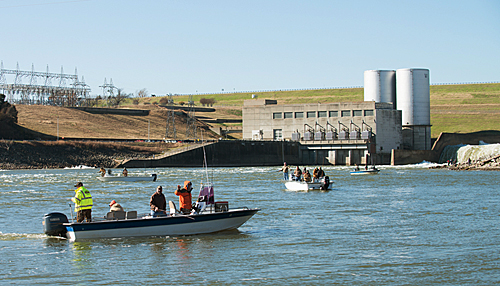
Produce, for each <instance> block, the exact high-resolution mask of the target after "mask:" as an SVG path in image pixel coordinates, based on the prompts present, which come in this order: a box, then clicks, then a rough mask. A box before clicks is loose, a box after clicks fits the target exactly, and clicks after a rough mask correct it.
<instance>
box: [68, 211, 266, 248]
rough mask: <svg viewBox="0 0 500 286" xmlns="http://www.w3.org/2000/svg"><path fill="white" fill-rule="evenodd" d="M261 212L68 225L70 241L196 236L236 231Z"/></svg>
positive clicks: (235, 212)
mask: <svg viewBox="0 0 500 286" xmlns="http://www.w3.org/2000/svg"><path fill="white" fill-rule="evenodd" d="M257 211H259V209H235V210H229V211H228V212H214V213H208V214H201V215H177V216H168V217H156V218H153V217H144V218H138V219H128V220H118V221H102V222H92V223H66V224H64V225H65V226H66V229H67V231H68V232H67V234H66V235H67V237H68V239H69V240H70V241H77V240H82V239H99V238H115V237H141V236H173V235H194V234H204V233H212V232H219V231H223V230H230V229H236V228H238V227H240V226H241V225H242V224H244V223H245V222H246V221H247V220H249V219H250V218H251V217H252V216H253V215H254V214H255V213H257Z"/></svg>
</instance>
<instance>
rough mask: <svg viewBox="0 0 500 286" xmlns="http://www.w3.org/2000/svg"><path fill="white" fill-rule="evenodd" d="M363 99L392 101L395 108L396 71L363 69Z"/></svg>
mask: <svg viewBox="0 0 500 286" xmlns="http://www.w3.org/2000/svg"><path fill="white" fill-rule="evenodd" d="M364 100H365V101H375V102H392V103H393V106H394V108H396V71H394V70H367V71H365V73H364Z"/></svg>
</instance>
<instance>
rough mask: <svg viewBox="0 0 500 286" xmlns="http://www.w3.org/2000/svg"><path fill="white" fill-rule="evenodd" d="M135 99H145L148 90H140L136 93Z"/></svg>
mask: <svg viewBox="0 0 500 286" xmlns="http://www.w3.org/2000/svg"><path fill="white" fill-rule="evenodd" d="M136 94H137V97H147V96H148V90H147V89H145V88H143V89H141V90H138V91H136Z"/></svg>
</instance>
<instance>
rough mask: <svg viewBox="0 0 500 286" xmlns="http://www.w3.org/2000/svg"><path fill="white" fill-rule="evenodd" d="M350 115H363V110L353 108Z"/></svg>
mask: <svg viewBox="0 0 500 286" xmlns="http://www.w3.org/2000/svg"><path fill="white" fill-rule="evenodd" d="M352 116H363V110H353V111H352Z"/></svg>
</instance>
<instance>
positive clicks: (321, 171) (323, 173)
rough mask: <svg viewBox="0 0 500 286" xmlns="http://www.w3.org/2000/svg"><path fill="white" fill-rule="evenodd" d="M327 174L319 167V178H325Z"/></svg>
mask: <svg viewBox="0 0 500 286" xmlns="http://www.w3.org/2000/svg"><path fill="white" fill-rule="evenodd" d="M324 176H325V172H323V169H321V167H319V169H318V178H323V177H324Z"/></svg>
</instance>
